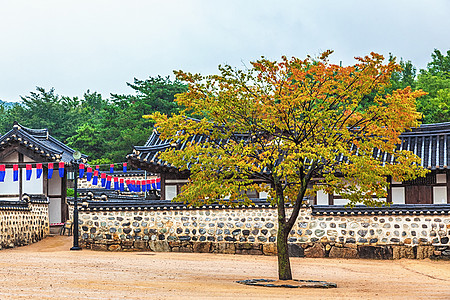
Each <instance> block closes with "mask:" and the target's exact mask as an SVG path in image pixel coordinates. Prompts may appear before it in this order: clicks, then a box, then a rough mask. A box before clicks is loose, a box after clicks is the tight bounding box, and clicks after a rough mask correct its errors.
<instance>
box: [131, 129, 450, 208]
mask: <svg viewBox="0 0 450 300" xmlns="http://www.w3.org/2000/svg"><path fill="white" fill-rule="evenodd" d="M400 137H401V141H402V142H401V145H399V149H400V150H408V151H411V152H413V153H415V154H416V155H418V156H419V157H420V158H421V160H422V166H423V167H424V168H427V169H429V170H430V172H429V173H428V175H427V176H426V177H423V178H417V179H416V180H413V181H408V182H394V181H392V179H391V178H387V179H386V180H388V181H389V182H390V184H391V185H390V188H389V190H388V196H387V199H386V200H387V201H388V202H391V203H393V204H447V203H450V169H449V163H450V122H449V123H438V124H425V125H421V126H420V127H418V128H414V129H413V130H412V131H409V132H405V133H403V134H402V135H401V136H400ZM204 138H205V137H203V136H201V135H196V136H194V137H192V140H194V141H195V142H198V143H201V142H202V139H204ZM173 146H174V145H172V144H171V143H170V142H168V141H164V140H161V139H160V138H159V134H158V133H157V132H156V130H155V131H154V132H153V134H152V135H151V136H150V138H149V139H148V141H147V143H146V144H145V145H144V146H134V151H133V153H132V154H129V155H128V156H127V158H128V162H129V164H130V165H131V166H133V167H135V168H141V169H144V170H147V171H149V172H152V173H158V174H160V176H161V199H162V200H172V199H173V198H174V197H175V196H176V195H177V194H178V193H180V189H181V186H182V185H183V184H185V183H186V182H187V180H188V178H189V171H187V170H185V171H182V172H180V171H178V170H177V169H176V168H175V167H174V166H172V165H170V164H168V163H167V162H165V161H162V160H161V159H160V158H159V157H158V154H159V153H161V152H163V151H165V150H166V149H167V148H170V147H173ZM177 147H183V145H177ZM374 155H376V156H377V157H378V158H379V159H380V161H381V162H382V163H391V162H393V159H394V158H393V157H391V156H390V155H386V154H384V153H381V152H380V153H378V152H377V151H374ZM249 196H250V198H265V197H266V195H265V194H258V193H257V192H254V194H251V195H249ZM347 202H348V200H347V199H343V198H342V197H341V196H339V195H328V194H326V193H324V192H322V191H319V192H318V193H317V196H316V197H315V199H314V204H316V205H345V204H347Z"/></svg>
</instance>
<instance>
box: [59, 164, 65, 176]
mask: <svg viewBox="0 0 450 300" xmlns="http://www.w3.org/2000/svg"><path fill="white" fill-rule="evenodd" d="M59 177H61V178H63V177H64V162H60V163H59Z"/></svg>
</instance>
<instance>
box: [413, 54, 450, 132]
mask: <svg viewBox="0 0 450 300" xmlns="http://www.w3.org/2000/svg"><path fill="white" fill-rule="evenodd" d="M431 58H432V61H431V62H430V63H428V65H427V69H423V70H420V74H419V76H418V78H417V83H416V86H417V88H420V89H423V90H424V91H426V92H427V93H428V95H426V96H425V97H422V98H420V99H418V103H417V108H418V110H419V111H420V112H422V113H423V122H424V123H436V122H449V121H450V112H449V105H450V97H449V96H450V50H449V51H447V55H443V54H442V53H441V52H440V51H439V50H437V49H435V50H434V52H433V53H432V54H431Z"/></svg>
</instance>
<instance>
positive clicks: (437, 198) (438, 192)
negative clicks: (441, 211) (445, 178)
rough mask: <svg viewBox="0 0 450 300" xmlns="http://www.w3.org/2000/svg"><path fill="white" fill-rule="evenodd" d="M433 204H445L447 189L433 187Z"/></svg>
mask: <svg viewBox="0 0 450 300" xmlns="http://www.w3.org/2000/svg"><path fill="white" fill-rule="evenodd" d="M439 175H440V174H439ZM433 203H434V204H446V203H447V187H446V186H434V187H433Z"/></svg>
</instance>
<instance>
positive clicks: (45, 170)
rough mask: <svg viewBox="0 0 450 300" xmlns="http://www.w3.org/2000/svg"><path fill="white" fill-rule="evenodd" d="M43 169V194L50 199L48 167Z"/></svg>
mask: <svg viewBox="0 0 450 300" xmlns="http://www.w3.org/2000/svg"><path fill="white" fill-rule="evenodd" d="M42 169H43V170H42V176H44V177H43V178H42V184H43V187H42V192H43V194H44V195H45V196H46V197H48V178H47V177H48V167H47V166H45V167H43V168H42Z"/></svg>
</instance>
